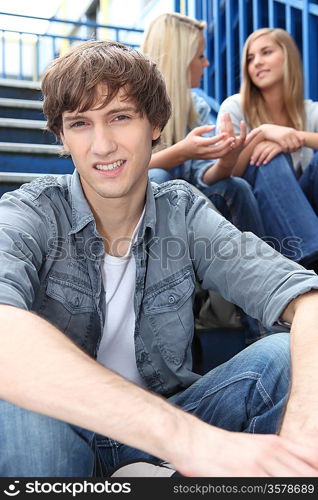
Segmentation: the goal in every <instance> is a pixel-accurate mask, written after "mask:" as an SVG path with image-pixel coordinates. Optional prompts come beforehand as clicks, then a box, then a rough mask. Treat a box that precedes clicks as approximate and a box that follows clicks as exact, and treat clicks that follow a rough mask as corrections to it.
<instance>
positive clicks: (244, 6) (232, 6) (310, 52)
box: [195, 0, 318, 113]
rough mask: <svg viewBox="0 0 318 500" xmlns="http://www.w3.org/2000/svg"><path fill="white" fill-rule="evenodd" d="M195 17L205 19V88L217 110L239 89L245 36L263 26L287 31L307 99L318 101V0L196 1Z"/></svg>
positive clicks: (214, 109) (215, 111)
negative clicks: (298, 56) (293, 43)
mask: <svg viewBox="0 0 318 500" xmlns="http://www.w3.org/2000/svg"><path fill="white" fill-rule="evenodd" d="M195 4H196V5H195V17H197V18H198V19H204V20H205V21H206V22H207V27H208V29H207V36H206V42H207V56H208V58H209V59H210V67H209V68H208V70H207V71H206V75H205V77H204V81H203V89H204V90H205V92H206V93H207V94H208V95H209V96H211V97H212V98H214V100H211V102H210V103H211V105H212V108H213V111H214V113H217V111H218V108H219V105H220V104H221V102H222V101H223V100H224V99H225V98H226V97H227V96H228V95H231V94H233V93H235V92H238V90H239V86H240V77H241V55H242V49H243V45H244V42H245V40H246V38H247V36H248V35H249V34H250V33H251V32H252V31H254V30H256V29H258V28H261V27H266V26H269V27H280V28H284V29H286V30H287V31H288V32H289V33H290V34H291V35H292V36H293V38H294V39H295V41H296V43H297V46H298V48H299V50H300V52H301V55H302V60H303V67H304V79H305V82H304V83H305V97H306V98H311V99H314V100H318V64H317V62H318V58H317V57H318V54H317V51H318V5H317V4H318V0H316V1H315V0H312V1H309V0H195Z"/></svg>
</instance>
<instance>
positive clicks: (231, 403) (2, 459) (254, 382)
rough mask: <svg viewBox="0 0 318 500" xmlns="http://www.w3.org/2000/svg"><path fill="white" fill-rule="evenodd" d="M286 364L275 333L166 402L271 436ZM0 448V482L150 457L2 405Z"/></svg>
mask: <svg viewBox="0 0 318 500" xmlns="http://www.w3.org/2000/svg"><path fill="white" fill-rule="evenodd" d="M289 367H290V353H289V335H288V334H284V333H279V334H273V335H270V336H269V337H266V338H264V339H262V340H259V341H258V342H255V343H254V344H252V345H251V346H249V347H247V348H246V349H244V350H243V351H241V352H240V353H239V354H237V355H236V356H234V357H233V358H232V359H231V360H229V361H227V362H226V363H224V364H222V365H220V366H218V367H217V368H215V369H213V370H212V371H211V372H209V373H207V374H206V375H204V376H203V377H202V378H200V379H199V380H198V381H197V382H196V383H194V384H193V385H192V386H191V387H189V388H188V389H186V390H184V391H182V392H180V393H178V394H176V395H174V396H173V397H171V398H170V401H171V402H172V403H174V404H176V405H178V406H180V407H181V408H183V409H184V410H185V411H188V412H190V413H193V414H194V415H197V416H198V417H199V418H201V419H202V420H204V421H205V422H207V423H210V424H212V425H215V426H217V427H220V428H223V429H227V430H231V431H238V432H250V433H264V434H267V433H275V432H277V430H278V428H279V425H280V421H281V418H282V414H283V409H284V406H285V403H286V399H287V393H288V386H289V380H290V375H289ZM48 390H50V389H49V387H48ZM100 397H101V398H102V397H104V395H103V394H100ZM105 397H107V396H105ZM131 411H133V408H132V409H131ZM166 439H167V441H168V440H169V436H168V435H167V436H166ZM0 450H1V453H0V476H1V477H28V476H29V477H50V476H51V477H90V476H107V475H109V474H110V473H111V471H112V470H113V468H114V467H116V466H118V464H120V463H123V462H126V461H127V460H132V459H142V458H148V459H149V458H151V459H153V458H154V457H151V456H150V455H148V454H146V453H144V452H142V451H139V450H136V449H133V448H130V447H128V446H126V445H123V444H120V443H118V442H115V441H113V440H111V439H108V438H107V437H103V436H99V435H95V434H94V433H93V432H91V431H88V430H84V429H80V428H78V427H75V426H73V425H69V424H67V423H64V422H61V421H59V420H55V419H52V418H49V417H46V416H43V415H40V414H37V413H33V412H29V411H27V410H23V409H21V408H19V407H17V406H14V405H12V404H10V403H7V402H5V401H1V400H0ZM156 460H158V459H156ZM158 461H159V462H160V460H158Z"/></svg>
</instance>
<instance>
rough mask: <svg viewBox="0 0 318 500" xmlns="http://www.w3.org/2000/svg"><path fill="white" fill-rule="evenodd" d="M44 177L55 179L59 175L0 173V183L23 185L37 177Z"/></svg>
mask: <svg viewBox="0 0 318 500" xmlns="http://www.w3.org/2000/svg"><path fill="white" fill-rule="evenodd" d="M45 175H53V176H55V177H57V176H58V175H61V174H43V173H39V172H38V173H30V172H0V183H7V184H24V183H25V182H31V181H33V180H34V179H36V178H37V177H44V176H45Z"/></svg>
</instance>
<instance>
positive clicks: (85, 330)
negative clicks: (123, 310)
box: [38, 276, 99, 349]
mask: <svg viewBox="0 0 318 500" xmlns="http://www.w3.org/2000/svg"><path fill="white" fill-rule="evenodd" d="M38 312H39V314H40V315H41V316H42V317H44V318H45V319H47V320H48V321H50V322H51V323H53V324H54V325H55V326H56V327H57V328H58V329H59V330H61V331H62V332H64V333H65V334H66V335H67V336H68V337H69V338H71V339H72V340H74V342H76V344H78V345H80V346H81V347H83V348H85V349H86V348H87V343H89V342H88V340H87V339H88V337H89V335H90V333H91V331H92V330H93V331H99V327H98V325H99V323H98V316H97V314H96V307H95V301H94V296H93V294H92V292H91V290H86V289H84V288H83V287H80V286H76V281H75V280H74V283H73V282H72V283H71V282H68V281H64V280H61V279H59V278H55V277H53V276H50V277H49V279H48V281H47V285H46V290H45V295H44V297H43V302H42V304H41V307H40V309H39V311H38Z"/></svg>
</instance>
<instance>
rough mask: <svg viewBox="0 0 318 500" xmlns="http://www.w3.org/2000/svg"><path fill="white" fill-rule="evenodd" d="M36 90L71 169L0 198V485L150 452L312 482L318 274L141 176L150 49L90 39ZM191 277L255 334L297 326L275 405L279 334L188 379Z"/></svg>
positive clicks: (157, 117)
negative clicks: (246, 320)
mask: <svg viewBox="0 0 318 500" xmlns="http://www.w3.org/2000/svg"><path fill="white" fill-rule="evenodd" d="M42 87H43V94H44V112H45V114H46V116H47V119H48V127H49V129H50V130H52V131H53V132H54V133H55V134H56V135H57V136H59V137H60V138H61V140H62V142H63V146H64V150H65V151H66V152H69V153H70V154H71V156H72V158H73V161H74V164H75V166H76V171H75V172H74V174H73V175H72V176H68V175H66V176H61V177H59V178H53V177H49V176H48V177H46V178H44V179H39V180H36V181H34V182H32V183H30V184H28V185H24V186H22V187H21V188H20V189H19V190H17V191H15V192H13V193H8V194H6V195H5V196H3V198H2V200H1V202H0V231H1V235H0V250H1V266H0V273H1V278H0V299H1V303H2V305H1V306H0V314H1V325H2V334H1V337H0V381H1V383H0V397H1V398H2V401H1V403H0V443H1V454H0V475H1V476H64V477H65V476H79V477H83V476H89V475H92V474H94V471H95V473H96V468H95V467H96V465H97V464H99V469H98V474H104V475H107V474H110V473H111V471H112V470H113V468H114V467H116V466H118V464H120V463H122V462H125V461H127V460H130V459H136V458H147V457H149V456H154V457H158V460H159V459H160V460H162V461H166V462H169V463H170V464H171V467H173V468H174V469H175V470H177V471H179V473H180V474H182V475H186V476H286V475H287V476H289V475H291V476H317V475H318V448H317V446H316V441H317V426H318V420H317V418H318V417H317V415H318V396H317V391H316V386H317V379H318V373H317V369H316V366H317V359H318V347H317V346H318V342H317V337H318V326H317V325H318V307H317V305H318V292H317V291H316V290H317V289H318V277H317V276H316V275H315V274H314V273H313V272H311V271H307V270H305V269H303V268H302V267H300V266H298V265H297V264H295V263H293V262H292V261H289V260H287V259H285V258H283V257H282V256H280V255H279V254H278V253H276V252H274V251H273V250H272V249H271V248H270V247H269V246H267V245H266V244H265V243H263V242H262V241H260V240H259V239H257V238H256V237H255V236H254V235H252V234H249V233H240V232H239V231H238V230H237V229H235V228H234V227H233V226H232V225H231V224H230V223H228V222H227V221H226V220H225V219H223V218H222V217H221V216H220V215H219V214H217V213H216V212H215V211H214V210H211V209H210V208H209V207H208V206H207V204H206V202H205V201H204V199H203V198H202V197H200V196H196V195H195V194H194V193H193V192H192V190H191V188H190V186H189V185H188V184H187V183H185V182H183V181H176V182H172V183H169V184H165V185H162V186H158V185H151V184H150V183H148V181H147V165H148V162H149V159H150V156H151V148H152V143H154V142H155V141H157V140H158V139H159V136H160V131H161V130H162V128H163V127H164V125H165V123H166V121H167V119H168V116H169V109H170V107H169V101H168V99H167V96H166V92H165V86H164V83H163V80H162V78H161V76H160V74H159V73H158V71H157V69H156V67H155V65H154V64H152V63H151V62H150V61H148V60H147V59H146V58H145V57H144V56H142V55H140V54H138V52H136V51H134V50H131V49H128V48H127V47H125V46H122V45H120V44H116V43H113V42H92V41H90V42H87V43H84V44H82V45H80V46H77V47H76V48H74V49H73V50H71V51H70V52H69V53H68V54H66V55H64V56H62V57H61V58H59V59H57V60H56V61H54V62H53V63H52V65H51V67H50V68H49V69H48V70H47V71H46V74H45V76H44V79H43V85H42ZM196 277H197V278H198V279H199V280H200V282H201V283H202V286H203V287H204V288H207V289H213V290H215V291H217V292H218V293H220V294H222V295H223V296H224V297H225V298H226V299H228V300H231V301H233V302H235V303H237V304H238V305H239V306H240V307H242V308H244V309H245V310H246V311H247V313H248V314H250V315H252V316H254V317H258V318H259V319H261V320H262V321H263V323H264V324H265V325H268V326H271V325H272V324H273V323H275V322H276V321H278V320H281V321H287V322H289V323H292V328H291V340H292V349H291V351H292V363H293V364H292V366H293V377H292V385H291V388H290V391H289V401H288V403H287V406H286V400H287V394H288V389H289V381H290V377H289V345H288V334H277V335H276V334H274V335H271V336H269V337H268V338H266V339H263V340H260V341H258V342H256V343H255V344H253V345H252V346H250V347H248V348H247V349H245V350H243V351H242V352H241V353H240V354H238V355H237V356H236V357H234V358H233V359H232V360H230V361H229V362H227V363H226V364H224V365H221V366H219V367H218V368H216V369H215V370H213V371H212V372H210V373H208V374H206V375H205V376H203V377H200V376H199V375H197V374H196V373H194V372H193V371H192V359H191V341H192V334H193V313H192V297H193V294H194V288H195V282H196ZM284 413H285V415H284V419H283V420H282V417H283V414H284ZM237 431H238V432H237ZM241 431H243V432H241ZM275 433H277V434H275ZM122 443H123V444H122ZM243 450H244V452H243V453H242V451H243Z"/></svg>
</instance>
